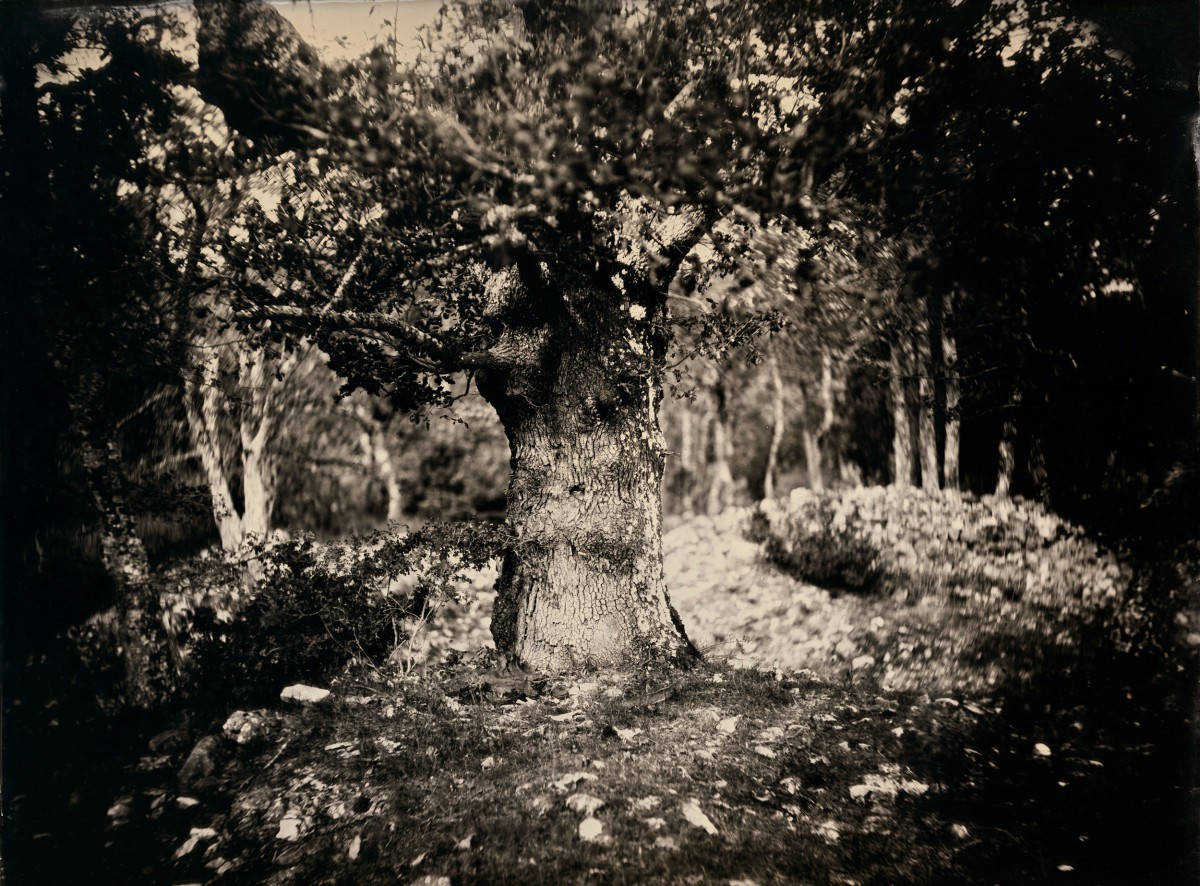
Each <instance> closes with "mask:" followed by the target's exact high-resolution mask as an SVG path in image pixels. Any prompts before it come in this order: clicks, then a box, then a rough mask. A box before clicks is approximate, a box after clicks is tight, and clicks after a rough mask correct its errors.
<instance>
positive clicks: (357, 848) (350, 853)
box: [346, 834, 362, 861]
mask: <svg viewBox="0 0 1200 886" xmlns="http://www.w3.org/2000/svg"><path fill="white" fill-rule="evenodd" d="M361 851H362V834H355V835H354V839H353V840H351V841H350V846H349V847H348V848H347V849H346V857H347V858H349V859H350V860H351V861H354V860H356V859H357V858H358V853H359V852H361Z"/></svg>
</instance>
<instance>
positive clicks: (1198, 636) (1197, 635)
mask: <svg viewBox="0 0 1200 886" xmlns="http://www.w3.org/2000/svg"><path fill="white" fill-rule="evenodd" d="M1187 645H1188V646H1200V632H1196V631H1192V632H1191V633H1190V634H1188V635H1187Z"/></svg>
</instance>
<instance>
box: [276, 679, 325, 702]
mask: <svg viewBox="0 0 1200 886" xmlns="http://www.w3.org/2000/svg"><path fill="white" fill-rule="evenodd" d="M279 697H280V698H281V699H282V700H283V701H294V702H296V703H297V704H316V703H317V702H320V701H324V700H325V699H327V698H329V690H328V689H318V688H317V687H316V686H305V685H304V684H303V683H296V684H294V685H292V686H286V687H284V690H283V691H282V692H280V693H279Z"/></svg>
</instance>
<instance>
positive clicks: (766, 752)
mask: <svg viewBox="0 0 1200 886" xmlns="http://www.w3.org/2000/svg"><path fill="white" fill-rule="evenodd" d="M754 753H756V754H758V755H759V756H760V757H766V758H767V759H768V760H774V759H775V758H776V757H777V756H779V755H778V754H776V753H775V752H774V751H773V750H771V749H770V748H769V747H767V746H766V745H761V744H760V745H756V746H755V748H754Z"/></svg>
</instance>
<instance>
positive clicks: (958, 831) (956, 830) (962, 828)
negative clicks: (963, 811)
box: [950, 823, 971, 840]
mask: <svg viewBox="0 0 1200 886" xmlns="http://www.w3.org/2000/svg"><path fill="white" fill-rule="evenodd" d="M950 833H952V834H953V835H954V836H955V838H956V839H959V840H965V839H967V837H969V836H971V832H970V831H969V830H967V826H966V825H962V824H957V823H956V824H952V825H950Z"/></svg>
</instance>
